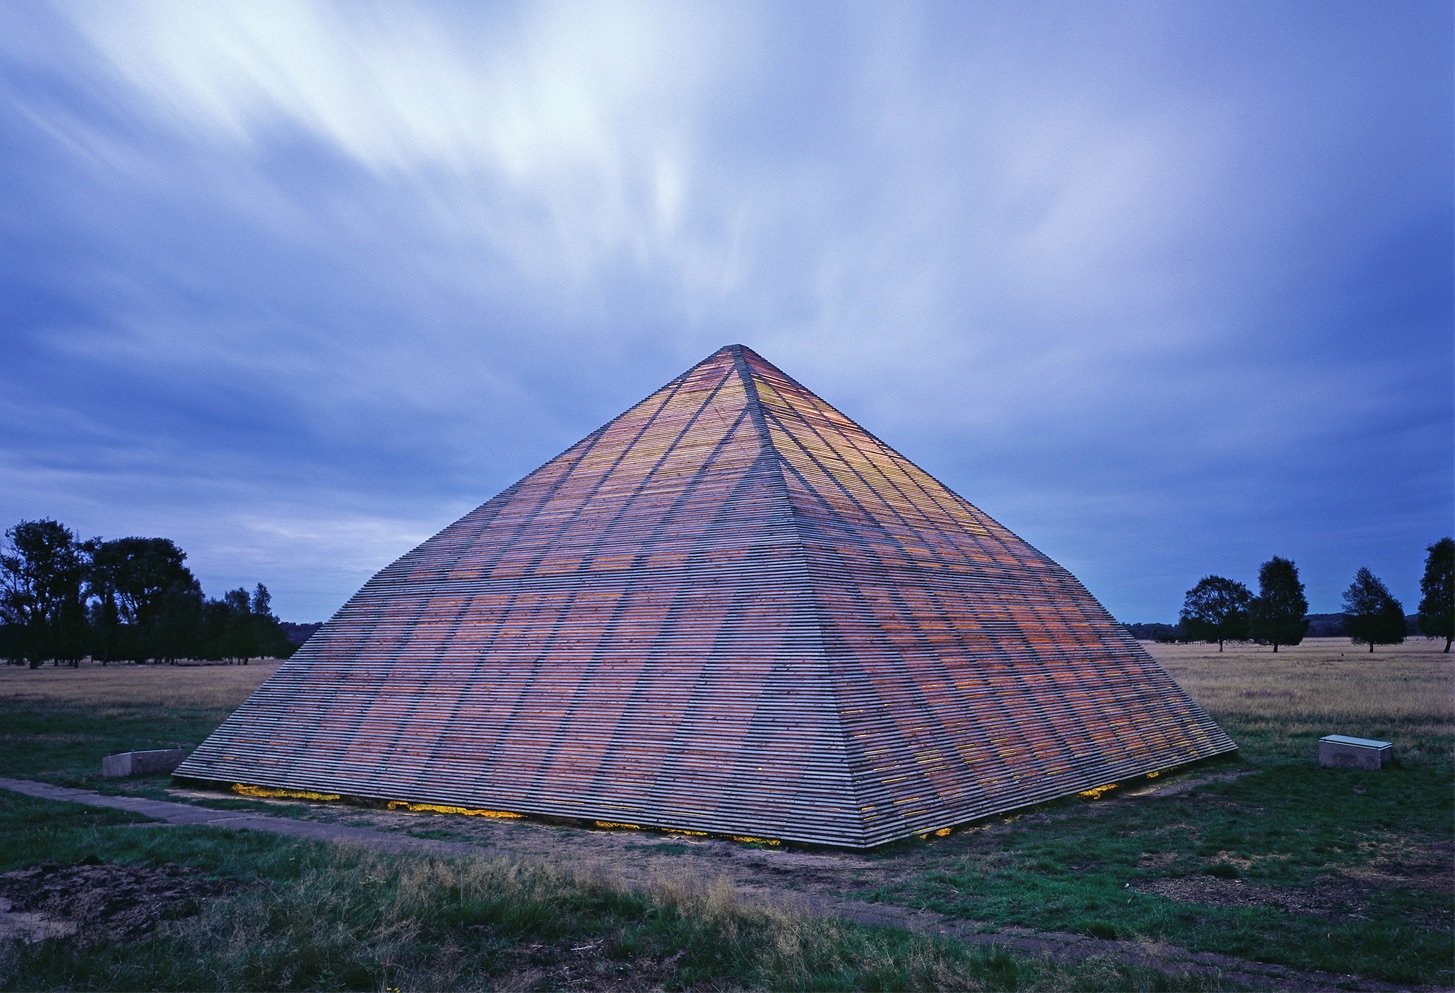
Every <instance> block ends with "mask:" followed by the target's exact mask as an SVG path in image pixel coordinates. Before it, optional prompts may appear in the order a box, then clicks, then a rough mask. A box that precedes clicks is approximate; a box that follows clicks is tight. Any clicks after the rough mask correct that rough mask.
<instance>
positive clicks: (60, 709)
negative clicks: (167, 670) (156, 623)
mask: <svg viewBox="0 0 1455 993" xmlns="http://www.w3.org/2000/svg"><path fill="white" fill-rule="evenodd" d="M230 713H231V710H229V709H225V708H172V707H157V706H139V705H126V704H121V705H108V706H106V707H104V708H97V707H69V706H65V705H62V704H55V703H47V704H41V703H38V702H36V701H31V700H27V701H20V700H13V699H3V698H0V775H6V776H15V777H19V778H22V779H42V780H45V781H47V782H52V783H59V784H62V785H65V786H80V787H85V788H88V789H97V788H101V787H104V786H108V785H115V783H116V781H115V780H106V779H104V778H103V777H102V776H101V756H103V755H111V754H114V753H116V752H129V751H138V750H142V749H149V748H177V747H181V748H189V749H190V748H196V747H197V746H198V745H200V744H201V743H202V741H203V740H204V739H205V738H206V737H207V736H208V735H209V734H211V733H212V732H213V731H215V730H216V729H217V726H218V725H219V724H221V723H222V722H223V720H225V719H226V718H227V716H228V715H229V714H230ZM146 778H147V779H154V780H156V781H157V782H162V781H164V780H165V779H166V778H167V777H162V776H156V777H146ZM133 782H136V781H133Z"/></svg>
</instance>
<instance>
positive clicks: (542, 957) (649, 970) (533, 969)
mask: <svg viewBox="0 0 1455 993" xmlns="http://www.w3.org/2000/svg"><path fill="white" fill-rule="evenodd" d="M470 930H471V931H472V932H478V933H479V934H480V935H481V936H483V937H494V933H493V929H492V928H491V927H489V926H488V925H479V924H477V925H474V926H472V927H471V928H470ZM618 937H619V935H618V936H608V937H601V938H596V939H592V940H590V941H583V942H579V943H566V944H542V943H540V942H535V943H532V944H526V945H515V946H513V947H511V948H510V950H509V951H508V953H507V954H508V956H509V958H510V966H509V968H508V969H507V970H506V972H505V974H504V975H501V976H496V977H494V978H493V979H492V980H491V985H492V987H493V988H494V989H499V990H538V989H549V990H605V991H608V993H617V991H623V993H625V991H637V990H659V989H661V988H662V986H663V984H665V983H666V981H667V978H668V976H670V975H671V973H672V970H673V968H674V967H675V966H676V964H677V962H678V960H679V959H681V958H682V956H683V955H685V954H686V952H677V953H676V954H674V955H671V956H667V957H664V958H654V957H651V956H645V955H624V954H622V950H621V949H620V947H619V946H618V944H617V939H618Z"/></svg>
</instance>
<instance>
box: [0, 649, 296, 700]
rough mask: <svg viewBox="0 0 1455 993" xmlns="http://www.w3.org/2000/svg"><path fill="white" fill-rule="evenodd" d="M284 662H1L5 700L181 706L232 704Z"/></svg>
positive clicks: (0, 695) (1, 694)
mask: <svg viewBox="0 0 1455 993" xmlns="http://www.w3.org/2000/svg"><path fill="white" fill-rule="evenodd" d="M282 664H283V663H282V662H280V661H279V660H277V659H254V660H253V662H252V664H251V665H245V666H239V665H220V664H210V663H196V664H187V665H176V666H172V665H120V664H116V663H113V664H111V665H109V666H100V665H89V664H86V665H82V666H81V667H80V668H78V669H72V668H69V667H67V666H62V667H60V668H57V667H55V666H46V667H45V668H42V669H27V668H25V667H23V666H9V665H7V666H0V700H9V701H15V702H19V703H46V704H52V705H60V706H63V707H88V708H90V707H94V708H98V709H100V710H103V711H104V710H106V709H107V708H108V707H149V706H157V707H180V708H225V709H228V710H232V709H234V708H236V707H237V706H238V705H239V704H241V703H242V702H243V701H244V700H246V699H247V698H248V697H249V696H250V695H251V694H252V692H253V690H255V689H257V688H258V686H259V685H261V684H262V682H263V680H265V679H267V678H268V677H269V676H271V675H272V674H273V673H274V672H276V671H277V669H278V666H280V665H282Z"/></svg>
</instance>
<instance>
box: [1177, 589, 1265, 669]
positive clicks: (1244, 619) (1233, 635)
mask: <svg viewBox="0 0 1455 993" xmlns="http://www.w3.org/2000/svg"><path fill="white" fill-rule="evenodd" d="M1252 600H1253V594H1252V593H1250V592H1249V591H1248V587H1246V586H1244V585H1243V584H1242V583H1240V582H1238V581H1237V580H1233V579H1224V578H1223V577H1222V576H1204V577H1203V578H1202V579H1200V580H1198V583H1197V585H1196V586H1194V587H1193V588H1192V589H1190V590H1188V591H1187V597H1186V599H1185V600H1184V601H1183V603H1182V628H1183V630H1184V631H1185V632H1187V637H1189V638H1191V639H1193V640H1195V641H1216V642H1217V643H1218V651H1220V652H1221V651H1222V650H1223V642H1224V641H1241V640H1242V639H1244V638H1246V637H1248V605H1249V604H1250V603H1251V602H1252Z"/></svg>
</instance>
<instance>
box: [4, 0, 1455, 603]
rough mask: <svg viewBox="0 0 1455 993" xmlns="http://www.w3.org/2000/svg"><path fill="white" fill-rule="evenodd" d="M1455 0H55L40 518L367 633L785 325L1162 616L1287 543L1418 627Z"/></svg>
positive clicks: (8, 264) (44, 192)
mask: <svg viewBox="0 0 1455 993" xmlns="http://www.w3.org/2000/svg"><path fill="white" fill-rule="evenodd" d="M1451 19H1452V18H1451V15H1450V12H1449V11H1448V10H1447V9H1446V8H1445V7H1443V6H1441V5H1439V4H1433V3H1432V4H1420V3H1414V4H1407V5H1403V6H1402V7H1401V8H1400V9H1399V10H1398V11H1396V12H1393V13H1391V12H1388V11H1383V10H1381V11H1378V12H1375V11H1373V10H1371V9H1368V8H1365V7H1361V6H1357V5H1320V6H1317V7H1277V8H1256V9H1250V8H1238V9H1229V8H1227V7H1225V5H1222V4H1215V3H1208V4H1183V5H1178V6H1176V7H1146V6H1145V5H1123V4H1113V3H1107V4H1098V5H1085V4H1065V5H1062V4H1049V5H1015V6H1008V5H1005V6H1002V5H988V4H987V5H974V6H967V7H953V6H951V7H945V6H918V5H898V6H894V7H882V6H862V7H842V6H838V5H835V6H832V7H830V6H823V7H813V6H801V5H800V6H792V7H782V6H777V5H760V6H752V5H708V4H679V3H661V4H652V3H620V4H585V3H555V4H529V5H520V6H514V7H507V6H498V5H497V6H494V7H488V8H480V7H470V6H455V5H444V4H442V5H398V4H378V5H371V4H359V3H353V4H346V5H335V4H327V3H318V2H314V3H304V2H297V3H286V4H282V3H279V4H273V3H264V2H248V3H235V4H225V3H217V4H206V5H198V4H188V3H170V2H168V3H124V4H123V3H75V4H62V5H59V6H55V7H49V6H41V5H27V6H25V7H10V8H6V9H4V10H3V11H0V149H4V151H5V153H6V154H4V155H0V182H4V183H5V185H6V188H7V189H8V190H10V191H11V196H10V197H8V198H7V202H6V204H4V205H3V206H0V290H3V292H0V306H3V308H4V315H3V316H4V318H5V321H6V323H5V326H4V327H5V329H4V331H3V332H0V397H3V399H0V436H3V438H4V440H3V441H0V472H4V473H5V484H6V485H4V486H0V491H4V495H0V517H3V518H4V519H6V520H9V519H12V518H17V517H18V516H22V515H28V516H37V515H39V514H57V515H60V516H63V517H66V516H68V515H69V516H70V517H71V519H72V520H73V523H75V524H76V525H77V526H79V527H81V529H82V530H83V531H87V532H93V531H104V532H106V533H121V532H123V531H125V532H130V531H135V530H142V529H152V530H155V531H157V532H158V533H168V534H170V535H172V536H174V537H176V538H178V540H179V541H181V542H182V544H183V545H184V547H186V548H188V549H189V550H191V551H192V555H193V560H194V564H199V563H200V567H201V569H202V572H203V575H204V579H206V578H207V576H208V575H211V574H212V573H209V572H208V570H209V569H210V570H213V571H214V572H215V574H216V576H217V577H219V578H218V581H219V582H222V581H226V582H229V583H231V582H233V579H232V578H230V577H233V576H234V575H235V574H236V571H237V568H238V566H237V564H238V563H248V564H249V567H251V566H252V565H256V566H257V568H258V569H260V570H266V571H268V573H269V574H268V575H261V574H260V575H259V576H258V578H262V579H264V580H265V581H269V582H270V585H271V586H273V587H275V594H276V595H277V600H276V602H277V603H278V605H279V607H280V609H282V610H284V612H285V613H286V614H288V615H289V616H296V617H305V616H313V615H321V614H324V613H327V612H328V610H330V609H332V607H333V606H336V605H337V604H338V603H339V602H341V601H342V599H343V598H344V597H345V596H347V595H348V593H350V592H351V591H352V589H353V588H354V587H355V586H357V583H358V577H359V576H360V575H361V574H362V573H364V572H367V571H368V570H369V568H371V567H375V566H378V565H382V564H384V562H385V561H387V560H388V558H390V557H391V556H392V555H394V554H398V553H400V552H402V551H404V550H405V547H404V546H406V545H407V544H408V543H409V542H410V541H412V540H414V539H415V538H416V537H419V536H424V535H427V534H429V533H432V532H433V531H434V530H436V529H437V528H438V527H440V526H442V525H443V524H445V523H447V522H448V520H449V519H450V515H453V514H456V513H458V512H459V511H460V510H462V509H464V508H466V507H468V506H470V505H471V504H472V503H474V502H478V501H480V500H483V499H485V498H486V497H488V496H489V495H491V493H493V492H494V491H495V490H496V489H498V488H500V487H501V486H503V485H505V484H506V483H508V482H509V481H511V479H513V478H514V477H515V476H517V475H519V474H521V473H523V472H526V471H528V470H529V469H531V468H533V467H534V466H535V465H536V464H538V463H539V462H541V461H543V460H544V459H545V458H547V457H549V456H550V455H552V454H554V453H555V452H556V451H557V450H559V449H560V448H562V447H564V446H565V445H567V444H569V443H570V442H572V441H574V440H575V439H576V438H577V437H579V436H580V435H581V434H584V433H585V432H586V431H588V430H590V429H591V428H593V427H595V426H596V425H597V424H598V423H599V422H600V421H602V420H604V419H605V418H607V417H609V416H611V415H613V414H615V413H617V412H618V411H619V410H620V409H621V408H622V407H624V406H626V405H627V404H629V403H630V402H632V401H634V400H635V399H637V398H638V397H639V396H641V395H642V394H644V393H645V392H647V391H648V390H650V389H652V388H654V387H655V386H657V385H660V383H661V382H662V381H664V380H665V379H667V378H669V377H670V376H671V375H673V374H675V373H676V372H678V371H680V369H681V368H683V367H684V366H686V365H687V364H688V363H690V362H692V361H695V360H696V359H698V358H700V357H702V356H703V355H705V354H706V353H707V352H709V351H711V350H712V349H713V348H715V347H716V346H718V345H720V344H722V343H724V342H725V341H729V340H745V341H748V342H749V343H751V344H753V345H754V346H755V347H758V348H759V349H760V350H761V351H762V352H763V353H764V354H765V355H767V357H768V358H770V359H772V360H774V361H776V362H778V363H779V364H781V365H783V366H784V367H785V368H786V369H787V370H788V371H790V372H791V373H793V374H794V375H796V376H798V377H799V378H800V379H802V380H803V381H805V382H806V383H807V384H808V385H809V386H811V387H813V388H816V389H818V390H820V391H821V392H822V393H824V394H825V395H826V396H827V397H828V398H829V399H830V400H832V401H835V402H837V403H839V404H840V405H841V406H843V407H844V408H845V409H846V410H847V411H848V412H849V413H850V414H852V415H854V416H856V417H859V418H860V419H862V420H863V421H864V422H865V423H866V424H867V425H868V426H869V427H870V428H871V429H874V430H876V431H877V432H878V433H880V434H881V435H883V436H885V437H887V438H888V439H889V440H890V441H891V442H893V443H895V444H897V445H898V446H899V447H901V448H902V449H904V450H905V451H906V453H907V454H909V455H911V456H912V457H914V458H916V459H918V460H920V461H921V462H922V463H923V464H924V465H925V466H926V467H927V468H929V469H931V470H932V471H934V472H936V473H937V474H938V475H940V476H941V477H942V478H944V479H945V480H946V481H947V482H949V483H950V484H951V485H953V486H955V487H956V488H957V489H959V490H960V491H961V492H963V493H964V494H965V495H966V496H967V497H968V498H969V499H971V500H972V501H976V502H978V503H980V504H981V505H982V506H984V507H985V509H987V510H988V511H990V512H991V513H992V514H996V515H997V516H999V517H1001V518H1002V519H1004V520H1005V521H1006V523H1008V524H1010V525H1012V526H1014V527H1016V528H1018V529H1019V530H1021V531H1022V532H1023V533H1024V534H1025V535H1026V536H1027V537H1029V538H1030V539H1031V540H1033V541H1035V542H1037V543H1038V544H1040V545H1041V546H1042V547H1044V548H1045V549H1046V550H1047V551H1048V552H1050V553H1052V554H1053V555H1055V556H1057V557H1058V558H1061V559H1063V560H1064V561H1065V562H1066V563H1067V564H1068V565H1070V566H1072V567H1073V568H1074V569H1076V570H1078V572H1079V573H1081V574H1082V575H1083V578H1085V579H1086V580H1087V581H1088V583H1089V585H1090V586H1091V588H1092V589H1093V591H1095V592H1097V593H1098V594H1100V595H1101V596H1102V597H1103V598H1104V599H1105V600H1106V601H1107V602H1108V603H1109V605H1110V606H1112V608H1113V609H1114V610H1116V611H1118V612H1121V613H1128V614H1134V615H1138V616H1145V617H1154V616H1162V617H1166V616H1170V614H1171V613H1172V612H1174V611H1175V607H1176V601H1177V599H1178V597H1179V595H1180V592H1181V590H1182V589H1184V588H1186V586H1188V585H1191V582H1193V581H1195V580H1196V578H1197V577H1198V576H1200V575H1201V574H1203V573H1204V572H1206V571H1210V570H1214V569H1224V570H1228V571H1233V572H1236V573H1238V574H1239V575H1241V576H1244V577H1247V576H1249V575H1251V574H1252V572H1253V571H1254V570H1255V569H1256V566H1257V563H1258V561H1260V560H1261V558H1263V557H1266V556H1267V555H1268V554H1272V553H1273V552H1274V551H1280V552H1281V553H1282V554H1295V555H1296V556H1297V557H1300V562H1301V564H1303V563H1305V562H1306V563H1307V564H1308V568H1307V569H1306V571H1309V572H1311V574H1312V575H1311V578H1314V579H1316V584H1315V585H1314V587H1313V589H1314V591H1315V594H1316V605H1321V606H1325V607H1327V606H1330V605H1331V598H1336V596H1337V589H1338V588H1339V587H1341V586H1342V585H1344V584H1345V583H1347V576H1346V575H1344V574H1345V573H1352V570H1353V568H1355V567H1356V566H1357V565H1361V564H1368V565H1371V566H1372V567H1374V568H1375V571H1376V572H1381V571H1382V574H1385V576H1386V578H1387V579H1388V580H1390V581H1391V583H1392V584H1393V585H1394V586H1395V587H1396V589H1397V590H1398V591H1400V592H1401V595H1404V596H1406V597H1407V598H1408V597H1409V596H1410V595H1411V594H1410V590H1411V589H1412V583H1413V579H1412V578H1411V576H1410V575H1409V573H1410V571H1411V569H1412V568H1414V566H1413V565H1412V564H1411V563H1414V564H1416V565H1417V560H1418V558H1419V555H1420V553H1421V545H1422V543H1423V542H1427V541H1429V540H1433V538H1434V537H1436V536H1437V535H1436V534H1435V533H1433V532H1435V531H1437V530H1439V529H1440V528H1441V527H1445V528H1447V529H1448V520H1449V516H1450V510H1451V504H1452V501H1455V495H1452V487H1451V481H1450V480H1449V479H1448V472H1445V471H1444V470H1443V469H1439V467H1440V466H1442V465H1443V466H1448V462H1449V456H1450V454H1451V452H1450V441H1449V439H1450V436H1451V433H1452V429H1455V426H1452V422H1451V411H1450V404H1449V384H1448V372H1449V369H1450V366H1451V361H1452V345H1451V341H1450V336H1449V327H1450V321H1451V314H1452V306H1451V293H1450V286H1449V278H1448V274H1449V269H1450V264H1451V258H1452V248H1451V238H1450V232H1449V223H1448V220H1449V216H1450V212H1451V203H1452V196H1451V181H1450V175H1449V169H1448V164H1449V161H1450V153H1451V146H1452V137H1451V135H1452V125H1451V110H1450V107H1449V101H1448V80H1449V78H1450V73H1451V69H1452V57H1451V43H1450V36H1451V32H1450V30H1449V29H1450V27H1451V24H1450V22H1451ZM1373 464H1380V465H1382V466H1383V468H1382V469H1381V470H1380V471H1379V472H1378V473H1374V472H1362V471H1360V467H1364V466H1370V465H1373ZM1432 466H1433V467H1434V468H1431V467H1432ZM1442 473H1443V474H1442ZM1427 532H1430V533H1428V534H1427ZM395 545H398V546H399V547H394V546H395ZM361 563H362V564H361ZM224 577H228V578H224ZM1178 577H1182V578H1178ZM245 578H246V577H242V578H240V579H238V581H243V580H244V579H245Z"/></svg>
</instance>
